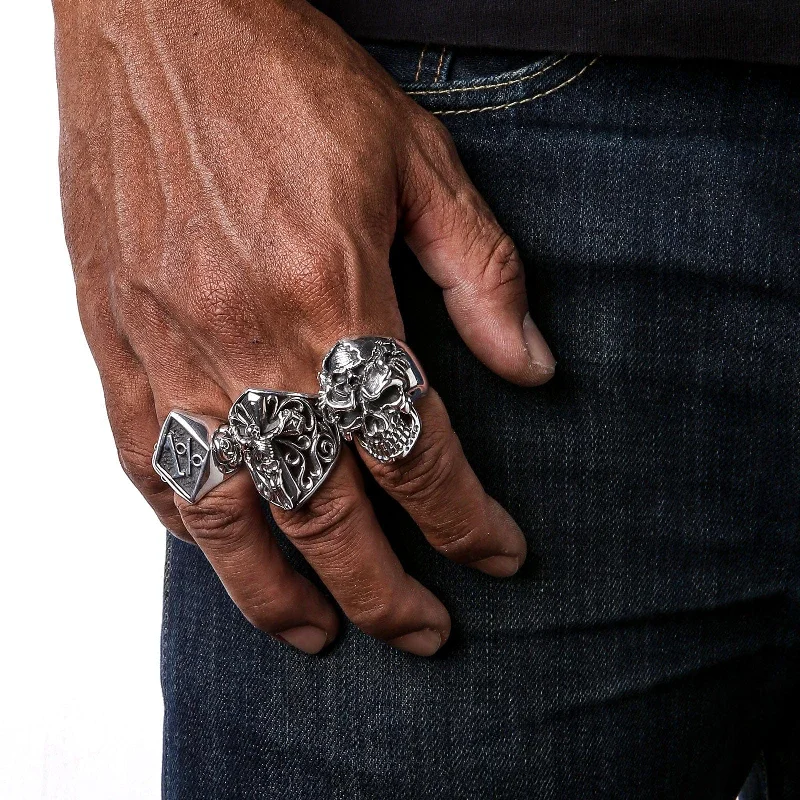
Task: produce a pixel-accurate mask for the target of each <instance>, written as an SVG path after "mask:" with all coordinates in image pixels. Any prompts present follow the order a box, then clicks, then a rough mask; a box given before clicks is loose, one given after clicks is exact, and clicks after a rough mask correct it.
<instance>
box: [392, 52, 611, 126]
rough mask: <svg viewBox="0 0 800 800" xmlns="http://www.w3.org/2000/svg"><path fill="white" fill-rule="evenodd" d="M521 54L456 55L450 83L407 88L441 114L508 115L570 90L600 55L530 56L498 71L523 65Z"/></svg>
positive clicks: (429, 82)
mask: <svg viewBox="0 0 800 800" xmlns="http://www.w3.org/2000/svg"><path fill="white" fill-rule="evenodd" d="M520 58H521V54H518V53H513V54H512V53H495V54H493V55H491V56H487V55H486V54H485V53H480V52H474V51H464V52H459V51H456V52H455V53H454V54H453V56H452V59H451V60H450V62H449V69H448V72H447V77H446V79H445V80H440V79H438V78H437V79H435V80H427V81H421V80H415V81H411V82H407V83H403V84H401V85H402V88H403V90H404V91H405V92H406V93H407V94H408V95H409V96H410V97H412V98H413V99H414V100H416V101H417V102H418V103H419V104H420V105H422V106H424V107H425V108H427V109H428V110H429V111H431V112H432V113H433V114H436V115H437V116H451V115H456V114H476V113H481V112H492V111H503V110H505V109H508V108H513V107H514V106H519V105H522V104H524V103H530V102H533V101H535V100H539V99H542V98H544V97H547V96H548V95H551V94H553V93H554V92H557V91H559V90H561V89H564V88H566V87H567V86H569V85H570V84H572V83H574V82H575V81H576V80H578V78H580V77H581V76H582V75H583V74H584V73H585V72H586V70H588V69H589V67H591V66H592V65H593V64H594V63H595V61H597V57H595V56H587V55H577V54H555V53H554V54H549V55H545V56H539V57H536V58H532V59H531V58H530V55H529V56H528V63H526V64H525V65H523V66H521V67H517V68H516V69H510V70H502V69H501V70H498V69H496V68H497V67H498V66H500V65H502V64H503V63H504V60H505V62H506V63H508V62H511V63H514V62H519V60H520Z"/></svg>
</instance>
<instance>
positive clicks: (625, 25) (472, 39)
mask: <svg viewBox="0 0 800 800" xmlns="http://www.w3.org/2000/svg"><path fill="white" fill-rule="evenodd" d="M314 5H316V6H317V7H319V8H321V9H322V10H323V11H325V12H326V13H327V14H329V15H330V16H331V17H333V19H335V20H336V21H337V22H339V24H340V25H342V27H343V28H344V29H345V30H346V31H347V32H348V33H350V34H351V35H353V36H356V37H359V38H367V39H379V40H380V39H383V40H390V41H410V42H419V43H431V44H449V45H454V46H457V45H461V46H489V47H506V48H514V49H525V50H538V51H541V50H552V51H558V52H584V53H603V54H606V55H641V56H677V57H683V58H697V57H700V58H732V59H738V60H747V61H760V62H773V63H784V64H800V0H673V1H672V2H670V0H536V1H535V2H532V1H531V0H528V1H527V2H526V0H500V1H499V2H490V1H489V0H315V2H314Z"/></svg>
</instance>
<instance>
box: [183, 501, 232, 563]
mask: <svg viewBox="0 0 800 800" xmlns="http://www.w3.org/2000/svg"><path fill="white" fill-rule="evenodd" d="M181 517H182V519H183V522H184V524H185V525H186V527H187V528H188V529H189V531H190V532H191V534H192V535H193V536H194V537H195V539H197V540H198V541H214V542H215V543H216V544H217V545H218V546H220V547H223V548H224V549H226V550H233V549H236V548H237V547H238V546H239V545H240V544H241V541H242V538H243V533H244V531H243V530H242V526H241V525H240V523H241V519H242V514H241V500H240V499H239V498H236V497H231V496H228V495H227V494H225V492H224V491H220V488H218V489H217V490H216V491H214V492H213V493H212V494H209V495H207V496H206V497H204V498H203V499H202V501H200V502H199V503H195V504H194V505H189V504H184V505H183V506H182V507H181Z"/></svg>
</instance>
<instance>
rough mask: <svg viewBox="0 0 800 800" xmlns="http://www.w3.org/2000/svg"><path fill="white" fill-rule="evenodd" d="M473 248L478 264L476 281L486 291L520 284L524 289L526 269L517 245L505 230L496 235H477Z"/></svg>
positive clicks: (521, 288)
mask: <svg viewBox="0 0 800 800" xmlns="http://www.w3.org/2000/svg"><path fill="white" fill-rule="evenodd" d="M473 248H474V249H475V250H480V251H482V252H480V253H476V258H475V260H474V263H475V264H476V266H477V270H476V275H475V281H476V283H477V284H479V285H480V286H481V288H482V289H483V290H484V291H486V292H494V291H498V290H500V289H503V288H506V287H507V288H514V287H517V286H519V287H520V291H524V286H523V281H522V279H523V277H524V270H523V266H522V260H521V259H520V257H519V253H518V251H517V248H516V245H515V244H514V242H513V240H512V239H511V237H510V236H509V235H508V234H507V233H505V232H504V231H500V232H499V233H498V232H496V231H495V232H494V235H488V236H476V239H475V242H474V245H473Z"/></svg>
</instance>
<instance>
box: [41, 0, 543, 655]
mask: <svg viewBox="0 0 800 800" xmlns="http://www.w3.org/2000/svg"><path fill="white" fill-rule="evenodd" d="M55 11H56V27H57V62H58V76H59V90H60V106H61V122H62V134H61V176H62V189H63V204H64V218H65V227H66V236H67V242H68V246H69V251H70V255H71V258H72V262H73V265H74V270H75V279H76V284H77V293H78V302H79V306H80V312H81V319H82V321H83V326H84V329H85V331H86V335H87V338H88V340H89V343H90V346H91V348H92V352H93V354H94V357H95V359H96V361H97V364H98V367H99V369H100V374H101V377H102V381H103V386H104V390H105V395H106V403H107V406H108V413H109V417H110V420H111V425H112V428H113V430H114V435H115V438H116V442H117V447H118V449H119V455H120V460H121V462H122V465H123V467H124V469H125V471H126V472H127V474H128V475H129V476H130V478H131V480H133V482H134V483H135V484H136V486H137V487H138V488H139V490H140V491H141V492H142V494H143V495H144V496H145V497H146V498H147V500H148V501H149V503H150V504H151V505H152V507H153V508H154V509H155V511H156V513H157V514H158V516H159V518H160V519H161V521H162V523H163V524H164V525H165V526H166V527H167V528H168V529H169V530H170V531H172V532H173V533H174V534H175V535H176V536H179V537H181V538H183V539H186V540H189V541H194V542H196V543H197V545H199V547H200V548H201V549H202V550H203V552H204V553H205V555H206V556H207V558H208V560H209V561H210V562H211V564H212V566H213V567H214V569H215V570H216V572H217V573H218V575H219V577H220V578H221V580H222V582H223V583H224V585H225V587H226V589H227V590H228V592H229V594H230V596H231V597H232V598H233V600H234V601H235V602H236V604H237V605H238V606H239V608H240V609H241V610H242V612H243V613H244V614H245V616H246V617H247V618H248V619H249V620H250V621H251V622H252V623H253V624H254V625H256V626H258V627H259V628H261V629H262V630H264V631H268V632H270V633H273V634H275V635H276V636H280V637H281V638H283V639H284V640H286V641H288V642H290V643H291V644H293V645H295V646H296V647H299V648H300V649H302V650H305V651H307V652H317V651H318V650H320V649H321V648H322V647H323V646H324V645H325V644H326V643H327V642H330V641H331V640H332V639H333V638H334V637H335V635H336V632H337V624H338V623H337V616H336V613H335V612H334V609H333V608H332V607H331V605H330V604H329V603H328V602H327V601H326V600H325V599H324V598H323V596H322V594H321V593H320V592H319V591H318V590H317V589H316V588H315V587H314V586H313V585H312V584H311V583H310V582H308V581H307V580H305V579H304V578H302V577H301V576H300V575H298V574H297V573H296V572H295V571H294V570H293V569H292V568H291V567H290V566H289V564H288V562H287V561H286V560H285V559H284V557H283V556H282V554H281V552H280V550H279V548H278V546H277V544H276V542H275V541H274V540H273V539H272V537H271V536H270V534H269V531H268V527H267V525H266V522H265V520H264V519H263V516H262V512H261V509H260V507H259V501H258V496H257V494H256V492H255V489H254V487H253V486H252V484H251V481H250V478H249V476H248V475H247V473H246V472H241V473H239V474H237V475H235V476H234V477H232V478H231V479H230V480H228V481H226V482H225V483H224V484H222V485H221V486H219V487H217V488H216V489H215V490H214V491H212V492H211V493H210V494H208V495H207V496H206V497H204V498H203V499H202V500H201V501H200V502H199V503H198V504H197V505H187V504H185V503H183V502H182V501H180V500H179V499H176V498H175V497H174V496H173V494H172V492H171V491H170V490H169V489H167V487H165V485H164V484H163V483H161V481H160V480H159V479H158V478H157V477H156V475H155V473H154V472H153V469H152V466H151V463H150V459H151V456H152V452H153V445H154V443H155V441H156V439H157V437H158V432H159V426H160V422H161V421H163V419H164V417H165V416H166V414H167V413H168V412H169V411H170V409H172V408H174V407H177V408H181V409H183V410H185V411H188V412H190V413H198V414H205V415H212V416H216V417H218V418H220V419H224V418H225V417H226V416H227V412H228V409H229V408H230V405H231V403H232V401H233V400H234V399H235V398H236V397H238V396H239V394H240V393H241V392H242V391H243V390H244V389H245V388H247V387H250V386H254V387H265V388H267V387H268V388H273V389H284V390H292V391H306V392H313V391H315V390H316V386H317V384H316V379H315V375H316V371H317V370H318V369H319V366H320V363H321V359H322V356H323V355H324V353H325V352H326V351H327V350H328V349H329V348H330V346H331V345H332V344H333V343H334V342H335V341H336V340H337V339H339V338H341V337H343V336H360V335H367V334H374V335H388V336H393V337H396V338H400V339H402V338H403V321H402V319H401V318H400V314H399V311H398V307H397V302H396V300H395V295H394V288H393V286H392V280H391V276H390V272H389V265H388V258H389V248H390V245H391V243H392V240H393V238H394V236H395V232H396V229H397V226H398V224H399V225H400V226H402V231H403V233H404V234H405V236H406V239H407V241H408V242H409V244H410V246H411V247H412V248H413V250H414V252H415V253H416V255H417V256H418V258H419V260H420V262H421V263H422V265H423V267H424V268H425V270H426V271H427V273H428V274H429V275H430V276H431V278H433V280H434V281H436V283H437V284H438V285H439V286H441V287H442V289H443V290H444V294H445V300H446V303H447V308H448V310H449V312H450V315H451V316H452V319H453V321H454V323H455V325H456V326H457V328H458V330H459V332H460V334H461V336H462V337H463V338H464V340H465V342H466V343H467V344H468V346H469V347H470V348H471V349H472V351H473V352H474V353H475V355H476V356H477V357H478V358H479V359H481V361H483V362H484V363H485V364H486V365H487V366H489V367H490V368H491V369H493V370H494V371H495V372H497V373H498V374H500V375H502V376H503V377H505V378H507V379H509V380H511V381H514V382H515V383H519V384H522V385H535V384H539V383H542V382H544V381H546V380H547V379H548V378H549V377H550V376H551V375H552V373H553V369H554V362H553V358H552V355H551V354H550V351H549V350H548V348H547V345H546V344H545V342H544V340H543V339H542V337H541V334H540V333H539V332H538V330H537V329H536V327H535V325H534V324H533V322H532V321H531V319H530V317H529V316H528V315H527V300H526V296H525V282H524V276H523V269H522V265H521V263H520V260H519V257H518V256H517V253H516V251H515V249H514V246H513V244H512V242H511V241H510V239H509V238H508V236H507V235H506V234H505V233H504V232H503V231H502V230H501V228H500V227H499V226H498V224H497V222H496V221H495V219H494V217H493V216H492V214H491V212H490V211H489V209H488V208H487V207H486V205H485V203H484V202H483V201H482V199H481V197H480V196H479V195H478V193H477V191H476V189H475V187H474V186H473V185H472V184H471V183H470V181H469V179H468V178H467V176H466V174H465V173H464V170H463V168H462V167H461V165H460V163H459V160H458V157H457V155H456V152H455V150H454V148H453V145H452V143H451V141H450V139H449V137H448V134H447V133H446V131H445V129H444V128H443V127H442V126H441V125H440V124H439V123H438V122H437V121H436V120H435V119H434V118H433V117H432V116H431V115H429V114H428V113H426V112H425V111H423V110H422V109H420V108H419V107H418V106H417V105H416V104H414V103H413V102H412V101H411V100H410V99H408V98H407V97H406V96H405V95H404V94H403V93H402V92H401V91H400V90H399V89H398V88H397V86H396V85H395V84H394V83H393V82H392V80H391V79H390V78H389V76H388V75H387V74H386V73H385V72H384V71H383V70H382V69H381V68H380V67H379V66H378V65H377V64H376V63H375V62H374V61H373V60H372V59H371V58H370V57H369V56H368V55H367V53H366V52H365V51H364V50H363V49H362V48H361V47H359V46H358V45H357V44H356V43H355V42H353V41H352V40H351V39H349V38H348V37H347V36H346V35H345V34H344V33H343V32H342V31H341V30H340V29H339V28H338V27H337V26H336V25H334V24H333V23H332V22H331V21H329V20H328V19H327V18H326V17H324V16H323V15H322V14H319V13H318V12H316V11H315V10H313V9H312V8H311V7H310V6H308V5H307V4H306V3H304V2H300V0H280V1H279V0H255V1H253V2H249V1H248V0H238V1H237V2H234V0H192V2H189V0H138V1H137V0H132V2H126V3H116V2H112V1H111V0H56V2H55ZM418 410H419V413H420V416H421V418H422V434H421V436H420V440H419V441H418V443H417V445H416V446H415V448H414V450H413V451H412V453H411V455H410V456H409V457H407V458H406V459H404V460H402V461H401V462H399V463H397V464H380V463H377V462H375V461H372V460H370V458H369V456H367V455H366V454H365V453H361V454H360V455H361V456H362V457H363V458H364V460H365V461H367V463H368V466H369V468H370V470H371V471H372V473H373V475H374V476H375V478H376V479H377V481H378V482H379V484H380V485H381V486H383V487H384V488H385V489H386V491H388V492H389V493H390V494H391V495H392V496H393V497H395V498H396V499H397V500H398V501H399V502H400V503H401V504H402V505H403V506H404V507H405V508H406V509H407V510H408V512H409V513H410V514H411V516H412V517H413V518H414V520H415V521H416V523H417V524H418V525H419V527H420V528H421V530H422V531H423V533H424V534H425V536H426V537H427V538H428V540H429V541H430V543H431V544H432V545H433V547H434V548H435V549H437V550H438V551H440V552H441V553H444V554H445V555H447V556H448V557H449V558H452V559H453V560H455V561H457V562H459V563H461V564H466V565H469V566H473V567H477V568H478V569H481V570H483V571H484V572H487V573H489V574H491V575H496V576H506V575H511V574H512V573H514V572H515V571H516V570H517V568H518V566H519V565H520V564H521V563H522V561H523V560H524V558H525V539H524V537H523V535H522V533H521V532H520V530H519V528H518V527H517V525H516V524H515V523H514V521H513V520H512V519H511V517H510V516H509V515H508V514H507V513H506V512H505V511H504V510H503V509H502V508H501V507H500V506H499V505H498V504H497V503H496V502H495V501H494V500H492V499H491V498H490V497H488V496H487V495H486V494H485V492H484V491H483V489H482V488H481V486H480V484H479V482H478V479H477V478H476V477H475V474H474V473H473V472H472V470H471V469H470V467H469V466H468V464H467V462H466V460H465V458H464V454H463V452H462V450H461V447H460V445H459V442H458V439H457V438H456V436H455V434H454V433H453V430H452V428H451V427H450V423H449V421H448V417H447V413H446V411H445V409H444V406H443V405H442V402H441V400H440V398H439V397H438V396H437V395H436V393H435V392H431V394H430V395H428V396H427V397H426V398H424V399H423V400H422V401H420V403H419V404H418ZM274 514H275V518H276V521H277V522H278V524H279V525H280V526H281V528H282V529H283V530H284V531H285V532H286V534H287V535H288V536H289V537H290V538H291V540H292V542H293V543H294V544H295V545H296V546H297V548H298V549H299V550H300V551H301V552H302V553H303V555H304V556H305V557H306V559H307V560H308V561H309V563H310V564H311V565H312V566H313V568H314V569H315V570H316V572H317V573H318V575H319V576H320V577H321V579H322V580H323V581H324V582H325V584H326V585H327V586H328V588H329V589H330V591H331V593H332V594H333V596H334V597H335V598H336V600H337V601H338V602H339V604H340V605H341V607H342V609H343V610H344V612H345V613H346V614H347V616H348V617H349V618H350V619H351V620H352V621H353V622H354V623H355V624H357V625H358V626H359V627H360V628H362V629H363V630H364V631H366V632H367V633H369V634H372V635H373V636H377V637H380V638H381V639H384V640H386V641H388V642H390V643H391V644H393V645H395V646H397V647H400V648H403V649H405V650H408V651H410V652H413V653H418V654H420V655H430V654H432V653H434V652H435V651H436V650H437V649H438V648H439V647H440V645H441V644H442V642H444V641H445V640H446V639H447V636H448V634H449V631H450V619H449V616H448V613H447V611H446V610H445V608H444V606H443V605H442V604H441V603H440V602H439V600H437V599H436V598H435V597H434V596H433V594H431V592H429V591H428V590H427V589H425V588H424V587H423V586H422V585H420V584H419V583H418V582H417V581H416V580H414V579H413V578H411V577H410V576H409V575H407V574H406V573H405V572H404V570H403V568H402V567H401V565H400V562H399V561H398V559H397V557H396V556H395V554H394V553H393V552H392V550H391V548H390V546H389V544H388V542H387V540H386V538H385V537H384V535H383V533H382V532H381V530H380V528H379V526H378V523H377V521H376V518H375V514H374V513H373V510H372V508H371V507H370V504H369V502H368V501H367V499H366V497H365V494H364V489H363V486H362V483H361V480H360V476H359V472H358V469H357V465H356V456H355V454H354V453H353V452H352V451H350V450H345V452H343V454H342V457H341V458H340V460H339V463H338V464H337V466H336V468H335V469H334V471H333V473H332V475H331V477H330V478H329V479H328V481H327V482H326V483H325V484H324V486H323V487H322V488H321V489H320V490H319V491H318V492H317V494H315V495H314V497H313V498H312V500H311V501H310V502H309V503H308V504H307V505H306V506H304V507H303V508H302V509H301V510H299V511H296V512H283V513H279V509H275V511H274Z"/></svg>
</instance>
